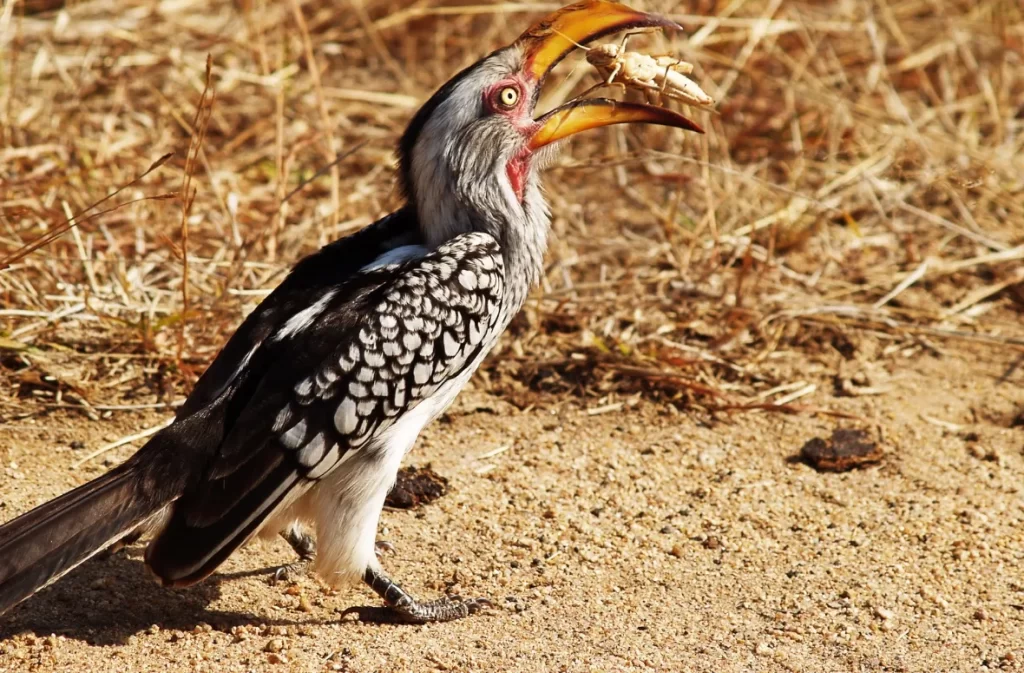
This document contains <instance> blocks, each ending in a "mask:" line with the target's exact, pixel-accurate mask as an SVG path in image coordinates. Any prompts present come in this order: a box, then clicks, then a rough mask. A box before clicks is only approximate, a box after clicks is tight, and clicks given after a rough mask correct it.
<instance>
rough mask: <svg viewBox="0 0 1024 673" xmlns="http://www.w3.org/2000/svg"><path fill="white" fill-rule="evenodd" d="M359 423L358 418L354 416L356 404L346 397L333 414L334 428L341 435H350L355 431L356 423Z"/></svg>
mask: <svg viewBox="0 0 1024 673" xmlns="http://www.w3.org/2000/svg"><path fill="white" fill-rule="evenodd" d="M358 421H359V417H358V416H356V403H355V400H353V399H351V398H349V397H346V398H345V399H344V400H342V402H341V404H339V405H338V410H337V411H335V412H334V427H335V428H337V429H338V432H340V433H341V434H343V435H348V434H351V433H352V431H353V430H355V429H356V423H357V422H358Z"/></svg>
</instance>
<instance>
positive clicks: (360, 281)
mask: <svg viewBox="0 0 1024 673" xmlns="http://www.w3.org/2000/svg"><path fill="white" fill-rule="evenodd" d="M659 26H660V27H665V26H668V27H677V26H675V24H674V23H672V22H670V21H668V20H666V19H664V18H661V17H658V16H654V15H651V14H645V13H643V12H639V11H635V10H633V9H630V8H629V7H626V6H624V5H621V4H616V3H612V2H605V1H602V0H586V1H584V2H581V3H578V4H575V5H571V6H568V7H565V8H563V9H561V10H559V11H557V12H555V13H554V14H551V15H549V16H548V17H546V18H544V19H543V20H541V21H540V22H538V23H536V24H535V25H533V26H532V27H531V28H529V29H528V30H527V31H526V32H525V33H523V35H522V36H520V37H519V38H518V39H517V40H516V41H515V42H513V43H512V44H511V45H509V46H507V47H504V48H502V49H499V50H497V51H495V52H493V53H492V54H490V55H489V56H486V57H484V58H483V59H481V60H480V61H478V62H477V63H475V64H473V65H471V66H469V67H467V68H466V69H465V70H463V71H462V72H460V73H458V74H457V75H455V76H454V77H453V78H452V79H451V80H450V81H448V83H446V84H445V85H444V86H442V87H441V88H440V89H439V90H438V91H437V92H436V93H435V94H434V95H433V96H432V97H431V98H430V99H429V100H428V101H427V102H426V103H425V104H424V105H423V107H422V108H420V110H419V111H418V112H417V113H416V114H415V115H414V117H413V119H412V121H411V122H410V124H409V126H408V128H407V130H406V131H405V133H404V134H403V135H402V137H401V140H400V142H399V146H398V156H399V182H400V186H401V188H402V190H403V193H404V195H405V197H406V202H405V205H404V206H403V207H402V208H400V209H399V210H398V211H396V212H394V213H392V214H391V215H388V216H386V217H384V218H383V219H381V220H380V221H378V222H376V223H375V224H372V225H370V226H368V227H366V228H365V229H363V230H361V231H359V232H357V233H355V234H353V235H351V236H348V237H346V238H343V239H340V240H338V241H335V242H333V243H331V244H329V245H327V246H325V247H324V248H322V249H321V250H320V251H319V252H316V253H315V254H313V255H311V256H309V257H306V258H305V259H303V260H301V261H300V262H299V263H298V264H297V265H296V266H295V267H294V269H293V270H292V271H291V273H290V274H289V275H288V276H287V278H286V279H285V280H284V281H283V282H282V283H281V285H280V286H278V287H277V288H276V289H275V290H274V291H273V292H272V293H271V294H270V295H269V296H268V297H267V298H266V299H265V300H264V301H263V302H262V303H261V304H260V305H259V306H258V307H257V308H256V309H255V311H254V312H253V313H251V314H250V315H249V316H248V317H247V318H246V319H245V321H244V322H243V323H242V325H241V327H240V328H239V329H238V331H237V332H235V334H234V335H233V336H232V337H231V339H230V340H228V342H227V344H226V345H225V346H224V348H223V349H222V350H221V352H220V353H219V354H218V356H217V357H216V359H215V360H214V361H213V363H212V364H211V365H210V366H209V368H208V369H207V370H206V371H205V373H204V374H203V375H202V376H201V377H200V378H199V380H198V382H197V383H196V386H195V388H194V389H193V391H192V393H191V395H189V397H188V399H187V401H186V402H185V403H184V404H183V406H182V407H181V408H180V409H179V410H178V412H177V414H176V417H175V420H174V422H173V423H172V424H171V425H169V426H168V427H167V428H166V429H164V430H162V431H161V432H160V433H158V434H156V435H154V437H153V438H152V439H151V440H150V441H149V442H147V443H146V445H145V446H143V447H142V448H141V449H140V450H139V451H138V452H137V453H135V455H133V456H132V457H131V458H129V459H128V460H127V461H125V462H124V463H123V464H121V465H120V466H118V467H116V468H114V469H112V470H111V471H110V472H108V473H106V474H104V475H103V476H101V477H98V478H97V479H95V480H93V481H91V482H89V483H87V484H84V485H82V486H80V487H78V488H76V489H74V490H73V491H71V492H69V493H66V494H65V495H62V496H60V497H58V498H56V499H54V500H51V501H50V502H47V503H45V504H43V505H41V506H39V507H37V508H36V509H33V510H31V511H29V512H28V513H26V514H23V515H21V516H19V517H18V518H16V519H14V520H13V521H10V522H8V523H6V524H4V525H3V526H2V527H0V612H3V611H4V610H6V609H8V608H10V607H11V606H13V605H15V604H16V603H18V602H20V601H22V600H23V599H25V598H27V597H28V596H30V595H31V594H33V593H34V592H35V591H37V590H38V589H40V588H41V587H43V586H45V585H47V584H49V583H51V582H53V581H55V580H57V579H58V578H59V577H61V576H62V575H64V574H65V573H67V572H68V571H69V570H71V569H72V568H74V567H75V566H77V565H79V564H80V563H82V562H83V561H85V560H86V559H88V558H89V557H91V556H93V555H94V554H96V553H98V552H99V551H101V550H103V549H104V548H106V547H108V546H110V545H111V544H113V543H115V542H117V541H119V540H121V539H123V538H124V537H125V536H127V535H128V534H130V533H131V532H132V531H134V530H136V529H138V528H139V527H140V526H148V527H149V529H150V530H151V531H152V532H153V535H154V536H153V538H152V540H151V541H150V542H149V544H148V546H147V548H146V552H145V560H146V564H147V566H148V567H149V568H150V569H151V570H152V572H153V573H154V574H155V575H156V576H157V577H158V578H159V579H160V580H161V581H162V582H163V583H164V584H167V585H173V586H182V585H189V584H192V583H194V582H198V581H199V580H201V579H203V578H205V577H206V576H208V575H209V574H210V573H212V572H213V571H214V570H215V569H216V568H217V566H219V565H220V564H221V563H222V562H223V561H224V559H226V558H227V557H228V555H230V554H231V552H232V551H234V550H235V549H236V548H238V547H239V546H240V545H241V544H243V543H244V542H246V541H247V540H248V539H249V538H251V537H252V536H253V535H255V534H257V533H259V532H261V531H262V532H263V533H264V534H270V535H275V534H277V532H279V531H282V530H291V528H292V524H293V522H295V521H307V522H311V523H312V525H313V526H314V527H315V530H316V536H317V542H318V547H319V548H318V550H317V554H316V562H315V567H314V570H315V571H316V572H317V574H319V575H320V576H321V577H322V578H324V579H325V580H327V581H328V582H330V583H338V582H340V581H342V580H346V579H357V578H359V579H362V580H363V581H364V582H365V583H366V584H367V585H369V587H370V588H372V589H373V590H374V591H375V592H376V593H377V594H378V595H379V596H380V597H381V598H383V600H384V601H385V603H386V604H387V605H388V606H389V607H390V608H391V609H392V610H393V611H394V612H395V613H397V615H399V616H401V617H402V618H404V619H409V620H414V621H423V622H426V621H444V620H450V619H457V618H459V617H464V616H466V615H468V614H471V613H474V612H476V611H478V610H479V609H480V608H481V607H483V606H485V605H487V604H488V603H487V601H486V600H483V599H470V600H463V599H461V598H459V597H446V598H441V599H438V600H434V601H430V602H420V601H418V600H416V599H414V598H413V597H412V596H411V595H410V594H408V593H407V592H405V591H404V590H403V589H402V588H400V587H399V586H398V584H396V583H395V582H394V581H393V580H391V579H390V578H389V577H388V576H387V575H386V574H385V573H384V571H383V569H382V568H381V564H380V561H379V560H378V559H377V557H376V555H375V553H374V550H375V537H376V530H377V524H378V521H379V519H380V513H381V509H382V507H383V503H384V499H385V496H386V495H387V493H388V490H389V488H390V487H391V486H392V484H393V483H394V481H395V476H396V473H397V472H398V468H399V464H400V462H401V460H402V458H403V456H405V454H406V452H408V451H409V449H410V448H411V447H412V445H413V443H414V442H415V440H416V437H417V435H419V433H420V431H421V430H422V428H423V427H424V426H425V425H426V424H427V423H429V422H430V421H432V420H433V419H435V418H437V417H438V416H439V415H440V414H441V413H442V412H443V411H444V410H445V409H446V408H447V407H448V406H449V404H451V402H452V400H453V399H454V398H455V396H456V395H457V394H458V393H459V391H460V390H461V389H462V387H463V386H464V385H465V384H466V382H467V380H468V379H469V378H470V376H472V374H473V372H474V371H475V370H476V369H477V367H478V366H479V365H480V361H481V360H482V359H483V357H484V356H485V355H486V354H487V352H488V351H489V350H490V349H491V347H492V346H493V345H494V343H495V341H496V340H497V339H498V337H499V335H500V334H501V333H502V331H504V329H505V328H506V327H507V326H508V324H509V321H511V319H512V318H513V316H514V315H515V314H516V313H517V312H518V311H519V310H520V308H521V307H522V305H523V302H524V301H525V299H526V296H527V293H528V292H529V290H530V288H531V287H532V286H533V285H535V284H536V283H537V282H538V280H539V279H540V276H541V273H542V268H543V266H542V265H543V259H544V253H545V249H546V247H547V236H548V227H549V213H548V208H547V205H546V204H545V201H544V197H543V195H542V193H541V187H540V170H541V168H542V167H543V165H544V163H545V161H546V160H548V159H550V157H551V155H552V151H553V150H552V147H553V145H554V144H555V143H556V142H557V141H559V140H562V139H564V138H567V137H568V136H571V135H573V134H574V133H577V132H579V131H583V130H586V129H591V128H596V127H599V126H606V125H609V124H621V123H629V122H638V123H648V124H661V125H666V126H674V127H678V128H682V129H688V130H693V131H700V128H699V127H698V126H697V125H696V124H694V123H693V122H691V121H690V120H688V119H686V118H685V117H683V116H681V115H679V114H677V113H675V112H672V111H670V110H667V109H664V108H660V107H654V106H649V105H641V104H631V103H623V102H613V101H610V100H605V99H585V100H581V101H574V102H570V103H567V104H565V105H562V106H561V107H558V108H556V109H554V110H552V111H551V112H548V113H546V114H543V115H540V116H539V117H536V118H535V117H534V107H535V105H536V103H537V98H538V94H539V92H540V89H541V85H542V83H543V81H544V78H545V76H546V75H547V74H548V73H549V72H550V70H551V69H552V68H553V67H554V65H555V64H556V63H558V62H559V61H560V60H561V59H562V58H563V57H565V56H566V55H567V54H568V53H569V52H570V51H571V50H572V49H573V48H574V47H575V45H577V44H585V43H587V42H589V41H592V40H594V39H596V38H599V37H601V36H604V35H608V34H611V33H615V32H620V31H623V30H626V29H631V28H645V27H659Z"/></svg>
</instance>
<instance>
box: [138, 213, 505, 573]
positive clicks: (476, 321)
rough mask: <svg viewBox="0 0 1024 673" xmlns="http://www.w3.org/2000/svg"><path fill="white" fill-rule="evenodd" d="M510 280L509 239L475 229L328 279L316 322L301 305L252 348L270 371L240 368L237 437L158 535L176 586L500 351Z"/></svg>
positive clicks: (151, 555)
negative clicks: (505, 251)
mask: <svg viewBox="0 0 1024 673" xmlns="http://www.w3.org/2000/svg"><path fill="white" fill-rule="evenodd" d="M504 287H505V278H504V267H503V262H502V257H501V251H500V249H499V246H498V244H497V242H496V241H495V240H494V238H492V237H491V236H489V235H487V234H481V233H472V234H463V235H461V236H457V237H455V238H454V239H452V240H451V241H449V242H448V243H446V244H445V245H442V246H440V247H439V248H437V249H436V250H434V251H432V252H430V253H427V254H425V255H424V256H423V257H421V258H419V259H415V260H403V261H398V262H396V263H388V264H383V265H380V264H378V265H371V266H370V268H369V269H368V270H364V271H362V272H360V273H358V274H356V275H355V276H353V277H352V278H350V279H348V280H346V281H345V282H343V283H341V284H336V285H327V286H324V287H320V288H318V294H317V295H316V296H312V297H308V299H307V306H317V305H318V304H319V303H321V302H322V310H321V311H320V312H319V313H318V315H317V316H315V318H314V319H312V320H309V319H308V317H309V315H310V314H304V317H303V318H302V320H301V323H302V324H300V321H298V320H291V319H290V318H291V317H294V316H295V315H298V314H299V313H300V312H301V311H303V310H307V309H306V308H305V307H303V308H298V309H297V310H295V311H293V312H292V314H291V316H286V317H284V318H283V319H279V320H278V325H279V327H278V330H277V331H271V332H270V333H268V334H265V335H264V337H263V340H262V342H261V344H260V346H259V347H257V348H256V350H255V351H254V352H253V353H252V354H251V355H250V356H249V363H248V365H247V366H248V368H249V369H251V370H253V371H255V372H259V375H258V376H256V375H255V374H254V373H253V372H252V371H250V372H248V373H245V374H243V375H241V376H239V377H237V380H238V382H239V383H238V385H239V386H240V387H241V388H244V391H245V393H246V394H245V399H244V400H232V401H231V404H230V405H229V407H230V408H232V410H233V411H232V418H231V421H230V423H226V424H225V427H226V428H227V430H226V434H225V437H224V439H223V441H222V442H221V444H220V446H219V448H218V451H217V452H216V455H215V456H213V457H212V459H211V461H210V463H209V464H208V465H207V468H206V470H205V471H204V475H203V478H202V479H200V480H198V481H197V482H196V483H194V484H192V485H191V487H190V488H189V489H188V491H187V492H186V493H185V495H184V496H183V497H182V498H181V499H180V500H179V501H178V503H177V504H176V506H175V509H174V512H173V514H172V516H171V518H170V521H169V523H168V525H167V527H166V528H165V529H164V531H163V532H162V533H161V534H160V535H159V537H158V538H157V539H156V540H155V541H154V542H153V544H152V545H151V547H150V551H149V552H148V553H147V562H148V563H149V564H150V566H151V567H152V568H153V569H154V571H156V572H157V574H158V575H159V576H161V577H163V578H164V579H165V580H166V581H170V582H173V583H178V584H180V583H189V582H193V581H196V580H198V579H202V577H205V576H206V575H207V574H209V573H210V572H212V571H213V569H214V568H216V566H217V565H218V564H219V563H221V562H222V561H223V560H224V558H226V557H227V555H228V554H230V552H231V551H232V550H233V549H235V548H236V547H237V546H238V545H240V544H242V543H243V542H245V540H246V539H248V537H250V536H251V535H252V534H254V533H255V532H256V531H257V530H258V528H259V525H260V524H261V523H262V522H263V521H264V520H266V518H267V517H268V516H270V515H271V514H272V513H273V511H274V509H275V508H276V507H279V506H280V505H281V504H282V503H284V502H286V501H288V500H289V499H293V498H294V497H296V495H297V494H298V493H301V492H302V491H304V490H306V489H308V488H310V487H311V486H312V485H313V484H315V483H316V481H317V480H319V479H322V478H323V477H324V476H326V475H327V474H329V473H330V472H331V470H332V469H334V468H335V467H336V466H337V465H338V464H340V463H341V462H342V461H343V460H344V457H345V455H346V453H347V452H350V451H358V450H376V449H377V448H378V447H376V446H375V443H374V440H375V439H376V438H378V437H380V436H381V434H382V433H383V432H384V431H385V430H386V429H387V428H388V427H389V426H391V425H392V424H393V423H394V422H395V421H396V420H397V418H398V417H400V416H401V414H403V413H405V412H408V411H410V410H412V409H413V408H415V407H416V406H417V405H419V404H420V403H421V402H423V401H424V400H426V399H428V398H430V397H431V396H432V395H434V394H435V393H436V392H437V391H438V389H439V387H440V386H442V385H444V384H445V382H447V381H449V380H452V379H455V378H457V377H459V376H460V375H461V374H464V373H465V370H466V369H467V368H468V367H469V366H470V365H471V364H472V363H478V362H479V359H480V357H482V355H483V353H485V352H486V351H487V350H489V349H490V347H491V345H493V343H494V341H495V340H496V338H497V335H498V334H499V333H500V332H501V331H502V330H503V329H504V327H505V326H506V324H507V319H508V317H507V316H504V315H502V313H501V312H500V311H496V310H494V308H495V307H496V306H500V305H501V303H502V298H503V291H504ZM232 385H234V384H232ZM205 394H209V392H206V393H205ZM440 411H442V409H440V408H438V409H437V410H436V411H435V414H436V413H440Z"/></svg>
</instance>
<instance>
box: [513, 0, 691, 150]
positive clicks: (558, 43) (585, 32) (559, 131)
mask: <svg viewBox="0 0 1024 673" xmlns="http://www.w3.org/2000/svg"><path fill="white" fill-rule="evenodd" d="M635 28H675V29H678V30H682V27H681V26H679V25H678V24H676V23H674V22H673V21H669V20H668V19H666V18H664V17H661V16H657V15H656V14H647V13H645V12H640V11H637V10H635V9H632V8H630V7H627V6H626V5H623V4H620V3H617V2H607V1H606V0H584V1H583V2H579V3H576V4H574V5H569V6H567V7H563V8H562V9H560V10H558V11H557V12H555V13H554V14H550V15H548V16H546V17H545V18H543V19H541V20H540V21H538V22H537V23H535V24H533V25H532V26H531V27H530V28H528V29H527V30H526V32H525V33H523V34H522V35H521V36H520V37H519V39H518V40H516V44H517V45H519V47H520V48H521V49H522V50H523V54H524V56H525V65H524V70H525V74H526V75H528V76H530V77H532V78H533V79H534V81H536V82H537V88H538V89H539V88H540V84H541V83H542V82H543V81H544V78H545V77H547V75H548V73H549V72H551V69H552V68H554V67H555V65H556V64H557V63H558V62H559V61H561V60H562V59H563V58H565V56H566V55H567V54H569V52H571V51H572V50H573V49H575V48H576V47H577V46H579V45H585V44H587V43H588V42H592V41H594V40H596V39H599V38H601V37H604V36H606V35H611V34H612V33H618V32H621V31H624V30H631V29H635ZM537 122H538V127H537V129H536V130H535V131H534V133H533V136H532V138H531V139H530V147H531V149H537V148H540V147H543V146H544V145H548V144H550V143H553V142H555V141H557V140H561V139H562V138H566V137H568V136H571V135H573V134H574V133H579V132H580V131H586V130H587V129H593V128H598V127H600V126H608V125H610V124H630V123H641V124H659V125H661V126H674V127H676V128H681V129H686V130H688V131H696V132H697V133H703V132H704V130H703V129H702V128H701V127H700V126H698V125H697V124H696V123H695V122H693V121H691V120H689V119H687V118H686V117H684V116H682V115H681V114H678V113H676V112H673V111H671V110H668V109H665V108H661V107H654V106H651V105H640V104H637V103H620V102H617V101H611V100H607V99H603V98H597V99H589V100H582V101H577V102H573V103H567V104H565V105H563V106H561V107H559V108H556V109H554V110H552V111H551V112H549V113H547V114H545V115H544V116H542V117H540V118H539V119H538V120H537Z"/></svg>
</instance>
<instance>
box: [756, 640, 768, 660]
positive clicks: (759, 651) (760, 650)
mask: <svg viewBox="0 0 1024 673" xmlns="http://www.w3.org/2000/svg"><path fill="white" fill-rule="evenodd" d="M771 653H772V648H771V645H769V644H768V643H758V644H757V647H755V648H754V654H756V655H758V656H761V657H767V656H769V655H771Z"/></svg>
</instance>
